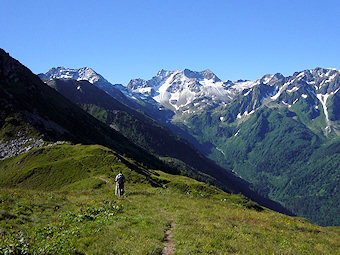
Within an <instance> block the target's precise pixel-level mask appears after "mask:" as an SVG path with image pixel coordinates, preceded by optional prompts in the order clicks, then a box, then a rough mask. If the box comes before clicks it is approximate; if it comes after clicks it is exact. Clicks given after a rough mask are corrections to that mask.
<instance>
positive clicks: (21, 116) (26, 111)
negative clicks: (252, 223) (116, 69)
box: [0, 51, 291, 214]
mask: <svg viewBox="0 0 340 255" xmlns="http://www.w3.org/2000/svg"><path fill="white" fill-rule="evenodd" d="M0 53H1V59H0V70H2V71H1V73H0V82H1V83H0V84H1V90H2V92H3V93H2V94H1V95H0V96H1V97H0V102H1V105H4V107H3V108H1V109H5V107H7V109H6V110H2V111H1V116H2V118H1V121H2V123H1V126H2V129H1V134H3V135H2V136H1V138H3V139H7V140H13V139H14V138H16V137H17V136H19V135H20V136H35V137H42V138H43V139H44V140H47V141H55V140H66V141H71V142H73V143H84V144H100V145H103V146H106V147H108V148H111V149H113V150H115V151H116V152H117V153H118V154H119V155H121V156H122V157H123V156H124V155H125V156H128V157H129V158H132V159H133V160H135V161H137V162H139V164H143V165H145V166H147V167H148V168H151V169H162V170H163V171H167V172H172V173H181V172H182V173H186V174H188V175H190V176H193V177H195V178H199V179H202V180H206V181H209V182H211V183H214V184H216V185H219V186H220V187H222V188H223V189H224V190H226V191H229V192H235V193H242V194H244V195H246V196H247V197H249V198H251V199H253V200H255V201H258V202H259V203H261V204H262V205H264V206H267V207H269V208H273V209H274V210H278V211H280V212H284V213H287V214H291V213H290V212H289V211H288V210H286V209H285V208H283V207H282V206H281V205H280V204H278V203H276V202H274V201H271V200H269V199H266V198H263V197H261V196H259V195H258V194H256V193H255V192H253V191H251V190H250V189H249V187H248V186H249V184H248V183H247V182H245V181H244V180H242V179H240V178H239V177H237V176H235V175H233V174H232V173H231V172H228V171H225V170H224V169H222V168H220V167H218V166H217V165H216V166H215V165H214V164H212V163H211V162H210V161H208V160H206V159H202V160H201V161H199V162H201V163H203V165H202V166H199V167H197V168H195V167H192V166H191V165H189V164H183V163H182V162H180V161H179V160H176V159H172V158H170V159H167V158H166V157H165V158H164V159H159V158H157V157H155V156H153V155H151V154H150V153H148V152H147V151H146V150H143V149H141V148H140V147H138V146H137V145H135V144H133V143H132V142H131V141H130V140H128V139H127V138H125V137H124V136H123V135H121V134H120V133H118V132H117V131H116V130H114V129H112V128H110V127H109V126H107V125H105V124H104V123H102V122H100V121H99V120H97V119H95V118H94V117H92V116H91V115H89V114H88V113H86V112H85V111H83V110H82V109H80V108H79V107H78V106H76V105H75V104H73V103H72V102H71V101H69V100H68V99H66V98H65V97H63V96H62V95H60V94H59V93H58V92H56V91H55V90H54V89H52V88H50V87H48V86H47V85H46V84H44V83H43V82H42V81H41V80H40V79H39V78H38V77H37V76H35V75H34V74H32V73H31V72H30V71H29V70H28V69H27V68H26V67H24V66H22V65H21V64H20V63H19V62H18V61H16V60H14V59H12V58H10V57H9V55H8V54H7V53H5V52H4V51H1V52H0ZM86 84H88V83H86ZM105 95H106V94H105ZM122 107H123V106H122ZM136 114H137V113H136ZM13 116H15V118H16V119H15V122H14V121H13V118H14V117H13ZM136 116H137V115H136ZM46 123H47V124H49V125H47V124H46ZM20 125H21V126H20ZM13 126H15V128H12V127H13ZM18 129H19V131H20V132H19V131H18ZM9 131H10V132H9ZM14 131H15V132H14ZM8 132H9V133H8ZM19 133H20V134H19ZM188 148H190V147H188ZM188 151H190V150H188ZM188 153H189V152H188ZM190 153H195V151H194V150H192V149H191V151H190ZM205 167H206V168H205Z"/></svg>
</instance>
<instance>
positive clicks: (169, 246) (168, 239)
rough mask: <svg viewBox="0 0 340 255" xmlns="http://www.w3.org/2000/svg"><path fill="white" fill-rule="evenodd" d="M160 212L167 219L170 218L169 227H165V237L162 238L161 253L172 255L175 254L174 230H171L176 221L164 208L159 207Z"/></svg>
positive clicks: (174, 226)
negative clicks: (162, 246)
mask: <svg viewBox="0 0 340 255" xmlns="http://www.w3.org/2000/svg"><path fill="white" fill-rule="evenodd" d="M159 210H160V211H161V212H162V213H164V214H165V215H166V216H167V217H168V219H169V220H170V223H169V224H170V228H169V229H167V231H166V232H165V238H164V248H163V250H162V254H164V255H173V254H175V250H176V248H175V242H174V240H173V238H174V232H173V230H174V229H175V228H176V223H175V222H174V217H173V216H172V215H170V214H169V213H168V212H167V211H165V210H164V209H159Z"/></svg>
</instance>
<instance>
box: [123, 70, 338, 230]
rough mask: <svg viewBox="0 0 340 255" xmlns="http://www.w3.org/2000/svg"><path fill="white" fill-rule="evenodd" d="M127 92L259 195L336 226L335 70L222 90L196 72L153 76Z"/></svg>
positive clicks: (215, 80)
mask: <svg viewBox="0 0 340 255" xmlns="http://www.w3.org/2000/svg"><path fill="white" fill-rule="evenodd" d="M203 73H207V72H203ZM208 81H209V82H208ZM129 88H130V89H131V90H132V91H134V92H136V93H137V92H138V93H143V94H146V95H149V96H150V97H153V98H154V99H155V100H158V102H159V103H160V104H163V105H164V106H165V107H168V108H169V109H172V110H174V112H175V113H176V114H175V116H174V117H173V119H172V122H173V123H176V124H177V125H179V126H180V127H182V128H183V129H186V130H187V132H189V133H190V134H192V135H193V136H195V137H196V138H197V140H199V141H200V142H201V144H210V145H211V144H212V145H214V146H209V147H206V149H205V150H202V151H204V152H205V153H206V154H207V155H209V157H210V158H212V159H214V160H215V161H216V162H218V163H219V164H220V165H222V166H224V167H226V168H229V169H233V170H234V172H235V173H237V174H238V175H240V176H242V177H243V178H245V179H246V180H248V181H250V182H251V183H253V184H254V188H255V189H256V190H258V191H259V192H261V194H263V195H268V196H269V197H270V198H272V199H276V200H278V201H281V202H283V203H284V204H285V205H287V206H289V208H290V209H292V210H293V211H294V212H295V213H297V214H298V215H303V216H306V217H308V218H310V219H312V220H313V221H315V222H318V223H319V224H323V225H339V224H340V221H339V218H338V216H337V211H339V209H340V208H339V205H338V204H337V203H336V201H338V200H339V194H338V192H337V190H338V189H339V185H340V184H339V178H338V176H339V170H340V167H339V162H340V161H339V150H338V148H339V142H338V136H339V124H340V122H339V111H338V108H337V106H338V103H339V102H338V101H339V88H340V72H339V71H338V70H335V69H323V68H316V69H313V70H305V71H302V72H296V73H294V75H292V76H290V77H284V76H283V75H281V74H275V75H265V76H263V77H261V78H260V79H258V80H256V81H241V80H239V81H236V82H232V81H227V82H224V83H223V82H221V81H220V80H219V79H218V78H216V76H214V75H212V74H210V76H208V77H205V76H204V75H203V74H202V72H201V73H200V72H192V71H188V70H185V71H183V72H182V71H178V70H177V71H174V72H169V71H161V72H159V73H158V75H157V76H155V77H154V78H152V79H151V80H149V81H143V80H132V81H131V82H130V84H129ZM212 88H213V89H212ZM325 148H330V149H327V150H326V151H327V154H323V150H325ZM321 154H322V155H324V158H321V157H319V156H316V155H321ZM326 176H328V177H326ZM307 180H308V181H307ZM297 201H299V202H297ZM301 201H304V203H303V205H301ZM299 203H300V204H299Z"/></svg>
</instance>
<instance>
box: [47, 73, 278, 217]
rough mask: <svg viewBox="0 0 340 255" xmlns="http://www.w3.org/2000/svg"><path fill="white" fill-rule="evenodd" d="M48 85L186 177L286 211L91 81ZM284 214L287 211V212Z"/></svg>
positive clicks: (50, 82)
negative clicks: (239, 193)
mask: <svg viewBox="0 0 340 255" xmlns="http://www.w3.org/2000/svg"><path fill="white" fill-rule="evenodd" d="M46 82H47V84H48V85H50V86H51V87H53V88H55V89H56V90H57V91H59V92H60V93H62V94H63V95H64V96H66V97H68V98H69V99H71V100H72V101H74V102H76V103H77V104H79V105H80V106H81V107H82V108H83V109H85V110H86V111H88V112H89V113H90V114H92V115H93V116H95V117H97V118H98V119H100V120H102V121H103V122H105V123H106V124H108V125H110V126H111V127H114V128H115V129H117V130H119V132H120V133H122V134H123V135H125V136H126V137H129V139H131V140H132V141H133V142H134V143H136V144H138V145H139V146H141V147H142V148H144V149H146V150H148V151H151V152H152V153H153V154H154V155H156V156H157V157H160V158H162V159H163V160H164V161H166V162H168V164H170V165H172V166H173V167H175V168H178V169H181V171H182V172H183V173H185V174H186V175H189V176H191V177H195V178H198V179H200V180H203V181H206V182H207V181H209V182H210V183H214V184H215V185H218V186H220V187H222V188H227V189H229V190H230V191H233V192H241V193H243V194H244V195H246V196H248V197H251V198H252V199H254V200H255V201H258V202H259V203H261V204H263V205H266V206H268V207H270V208H273V209H275V210H282V208H280V206H279V205H277V204H272V203H271V202H270V201H266V200H264V199H263V198H261V197H259V196H257V195H256V194H253V192H251V191H250V190H249V188H248V185H249V184H247V183H246V182H244V181H243V180H242V179H240V178H238V177H236V176H235V175H234V174H232V173H231V172H229V171H227V170H225V169H222V168H221V167H219V166H218V165H216V164H215V163H213V162H212V161H211V160H209V159H207V158H206V157H205V156H203V155H202V154H201V153H199V152H198V151H197V150H196V149H194V148H193V147H192V146H191V145H190V144H188V142H186V141H185V140H183V139H180V138H179V137H177V136H175V135H174V134H172V133H171V131H170V130H168V129H166V128H164V127H163V126H160V125H159V124H157V123H156V122H155V121H153V120H152V119H150V118H148V117H146V116H145V115H143V114H141V113H139V112H136V111H134V110H133V109H131V108H129V107H127V106H125V105H123V104H121V103H120V102H118V101H117V100H115V99H114V98H112V97H111V96H109V95H108V94H106V93H105V92H103V91H102V90H100V89H99V88H97V87H95V86H92V85H91V84H90V83H88V82H87V81H78V82H77V81H75V80H66V81H65V80H48V81H46ZM283 212H284V211H283Z"/></svg>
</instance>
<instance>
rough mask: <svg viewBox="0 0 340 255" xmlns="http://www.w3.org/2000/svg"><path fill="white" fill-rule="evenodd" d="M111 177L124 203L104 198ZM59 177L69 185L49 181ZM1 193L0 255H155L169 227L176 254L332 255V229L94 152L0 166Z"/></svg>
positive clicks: (337, 232) (335, 249)
mask: <svg viewBox="0 0 340 255" xmlns="http://www.w3.org/2000/svg"><path fill="white" fill-rule="evenodd" d="M41 150H43V152H42V151H41ZM61 152H67V153H64V154H63V156H61V154H62V153H61ZM47 158H48V160H46V159H47ZM85 159H87V160H88V161H87V162H86V161H84V160H85ZM95 160H96V161H95ZM18 162H20V163H19V164H18ZM71 162H72V163H71ZM84 162H86V164H85V163H84ZM91 162H92V164H93V165H91ZM81 163H82V164H81ZM19 165H20V167H19ZM95 165H97V166H98V167H97V168H96V167H95ZM66 166H69V167H66ZM32 169H33V170H32ZM85 169H87V170H85ZM118 169H123V171H124V174H125V175H126V177H127V180H128V182H127V184H126V196H125V197H123V198H117V197H115V195H114V191H113V185H112V183H113V178H114V176H115V174H117V171H118ZM130 169H134V170H130ZM30 171H31V172H30ZM32 171H33V172H34V173H33V174H32ZM27 173H30V174H27ZM65 174H66V175H67V176H68V178H67V180H69V178H73V181H71V180H69V181H68V182H60V181H57V180H59V179H60V178H63V176H64V175H65ZM23 176H24V177H23ZM43 179H47V180H48V183H50V184H49V185H47V184H45V183H44V182H43V181H42V180H43ZM53 180H54V181H53ZM35 183H36V184H35ZM0 186H1V187H2V188H1V189H0V254H161V253H162V249H163V247H164V239H165V235H166V234H165V232H166V230H168V229H169V228H170V225H172V226H173V228H172V229H171V231H172V232H173V234H174V237H173V242H174V244H175V249H176V252H175V253H176V254H233V253H234V254H339V253H340V229H339V228H338V227H328V228H325V227H319V226H317V225H315V224H312V223H310V222H308V221H307V220H305V219H302V218H294V217H288V216H285V215H282V214H279V213H276V212H273V211H270V210H267V209H265V208H261V207H260V206H258V205H257V204H255V203H253V202H251V201H249V200H247V199H245V198H244V197H241V196H238V195H232V194H227V193H225V192H223V191H221V190H219V189H217V188H215V187H213V186H209V185H207V184H204V183H200V182H198V181H195V180H193V179H190V178H187V177H184V176H175V175H170V174H167V173H164V172H161V171H154V170H148V169H144V168H143V167H142V166H139V165H138V164H137V163H136V162H132V161H129V160H128V159H125V158H123V157H120V156H119V155H116V154H115V153H114V152H112V151H110V150H108V149H106V148H104V147H100V146H81V145H77V146H71V145H59V146H53V147H50V148H45V149H39V150H35V151H33V152H30V153H27V154H25V155H21V156H18V157H16V158H12V159H6V160H4V161H1V162H0Z"/></svg>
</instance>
